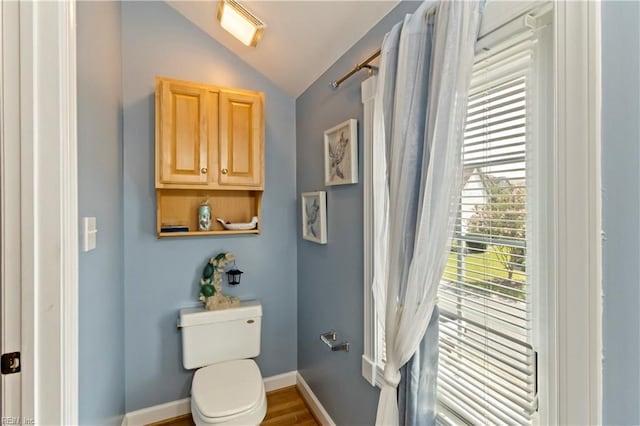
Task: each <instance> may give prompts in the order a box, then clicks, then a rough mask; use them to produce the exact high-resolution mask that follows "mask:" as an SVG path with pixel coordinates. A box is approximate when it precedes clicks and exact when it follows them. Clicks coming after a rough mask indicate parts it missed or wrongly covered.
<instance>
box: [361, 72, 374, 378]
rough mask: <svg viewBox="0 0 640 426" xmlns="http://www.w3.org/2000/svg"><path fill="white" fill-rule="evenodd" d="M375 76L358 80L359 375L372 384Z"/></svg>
mask: <svg viewBox="0 0 640 426" xmlns="http://www.w3.org/2000/svg"><path fill="white" fill-rule="evenodd" d="M377 82H378V79H377V77H376V76H371V77H369V78H368V79H366V80H365V81H363V82H362V83H361V85H360V86H361V90H362V103H363V105H364V119H363V122H362V128H363V129H364V130H363V132H364V134H363V138H362V139H363V143H364V150H363V151H364V177H363V180H364V188H363V190H364V194H363V204H364V208H363V214H362V216H363V217H362V223H363V227H364V228H363V248H364V256H363V259H364V283H363V285H364V288H363V290H364V346H363V348H364V353H363V354H362V376H363V377H364V378H365V379H366V380H367V381H368V382H369V383H370V384H371V385H372V386H375V385H376V368H374V366H375V365H377V362H376V354H377V351H376V342H377V337H376V332H377V328H376V327H375V324H376V322H377V319H376V312H375V304H374V300H373V291H372V289H371V285H372V283H373V220H372V219H373V192H372V190H371V188H372V184H373V176H372V173H373V157H372V156H373V150H372V144H373V106H374V100H375V96H376V88H377V87H378V83H377Z"/></svg>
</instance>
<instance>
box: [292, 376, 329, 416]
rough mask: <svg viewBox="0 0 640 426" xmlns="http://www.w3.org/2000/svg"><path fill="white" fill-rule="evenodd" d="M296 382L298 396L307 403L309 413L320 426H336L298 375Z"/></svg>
mask: <svg viewBox="0 0 640 426" xmlns="http://www.w3.org/2000/svg"><path fill="white" fill-rule="evenodd" d="M296 380H297V383H298V390H299V391H300V394H301V395H302V397H303V398H304V400H305V401H306V402H307V405H308V406H309V408H310V409H311V411H313V415H314V416H315V417H316V419H317V420H318V421H319V422H320V424H322V426H336V424H335V423H334V422H333V420H332V419H331V416H329V413H327V410H325V409H324V407H323V406H322V404H321V403H320V400H318V398H316V395H315V394H314V393H313V391H312V390H311V388H310V387H309V385H308V384H307V382H306V381H305V380H304V378H303V377H302V375H301V374H300V373H297V375H296Z"/></svg>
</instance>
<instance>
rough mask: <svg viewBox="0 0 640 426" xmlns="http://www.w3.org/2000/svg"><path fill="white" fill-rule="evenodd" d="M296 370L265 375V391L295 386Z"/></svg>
mask: <svg viewBox="0 0 640 426" xmlns="http://www.w3.org/2000/svg"><path fill="white" fill-rule="evenodd" d="M297 374H298V372H297V371H295V370H294V371H289V372H288V373H282V374H277V375H275V376H270V377H266V378H265V379H264V390H265V392H271V391H273V390H276V389H282V388H286V387H287V386H295V385H296V383H297V380H296V376H297Z"/></svg>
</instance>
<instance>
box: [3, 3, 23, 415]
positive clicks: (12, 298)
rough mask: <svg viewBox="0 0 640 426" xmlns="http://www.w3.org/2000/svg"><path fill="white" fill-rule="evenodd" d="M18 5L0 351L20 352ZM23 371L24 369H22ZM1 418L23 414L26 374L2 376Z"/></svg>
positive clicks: (7, 115) (8, 96)
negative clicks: (24, 375)
mask: <svg viewBox="0 0 640 426" xmlns="http://www.w3.org/2000/svg"><path fill="white" fill-rule="evenodd" d="M19 21H20V19H19V4H18V3H17V2H2V3H0V58H2V62H1V65H0V66H1V71H0V161H1V164H0V174H1V177H0V203H1V204H2V208H1V213H0V238H1V241H0V247H1V248H0V262H1V266H0V273H2V278H1V280H2V289H1V295H0V303H1V304H2V307H1V311H2V317H0V327H1V328H2V330H1V332H0V335H1V337H0V338H1V342H0V348H1V349H2V350H1V352H2V353H7V352H19V351H21V346H22V336H21V334H22V333H21V329H20V327H21V322H22V321H21V315H22V307H21V288H20V282H21V276H20V273H21V270H20V265H21V262H20V246H21V244H20V214H21V212H20V144H19V143H16V142H17V141H19V140H20V110H19V109H18V108H16V105H19V104H20V60H19V54H20V52H19V49H20V31H19ZM22 370H23V371H25V367H24V366H23V367H22ZM0 382H1V390H0V416H2V417H11V416H17V417H21V416H22V406H21V395H22V391H21V382H22V374H6V375H5V374H3V375H2V377H1V379H0Z"/></svg>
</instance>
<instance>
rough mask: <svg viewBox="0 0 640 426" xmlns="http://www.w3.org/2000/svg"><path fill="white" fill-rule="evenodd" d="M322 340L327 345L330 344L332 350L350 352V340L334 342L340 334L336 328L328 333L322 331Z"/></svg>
mask: <svg viewBox="0 0 640 426" xmlns="http://www.w3.org/2000/svg"><path fill="white" fill-rule="evenodd" d="M320 340H322V341H323V342H324V343H325V345H327V346H329V347H330V348H331V350H332V351H334V352H335V351H345V352H349V342H340V343H334V342H335V341H336V340H338V335H337V333H336V331H335V330H331V331H327V332H326V333H322V334H321V335H320Z"/></svg>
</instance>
